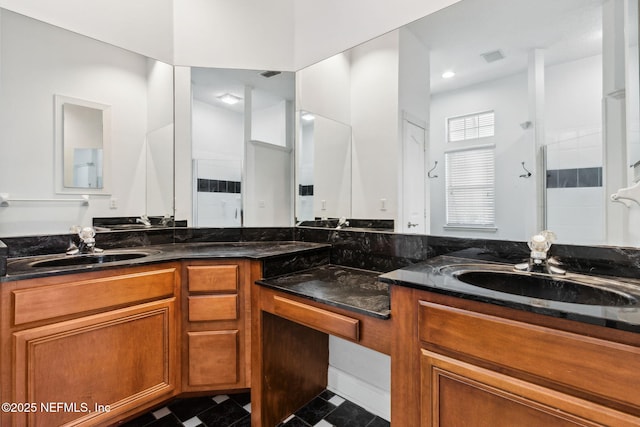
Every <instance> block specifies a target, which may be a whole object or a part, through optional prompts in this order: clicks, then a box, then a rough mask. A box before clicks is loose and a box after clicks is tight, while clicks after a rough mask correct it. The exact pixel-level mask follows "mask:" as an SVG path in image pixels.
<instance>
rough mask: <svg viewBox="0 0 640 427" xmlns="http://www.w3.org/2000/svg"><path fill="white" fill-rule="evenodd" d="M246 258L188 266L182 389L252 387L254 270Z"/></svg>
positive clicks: (185, 272)
mask: <svg viewBox="0 0 640 427" xmlns="http://www.w3.org/2000/svg"><path fill="white" fill-rule="evenodd" d="M252 264H254V269H255V271H256V274H258V273H259V272H260V264H259V263H258V262H255V261H254V262H252V261H247V260H223V261H192V262H185V263H184V265H183V270H182V275H183V280H184V283H185V286H183V289H182V324H183V328H182V329H183V332H182V340H183V342H182V390H183V392H203V391H224V390H235V389H245V388H249V387H250V384H251V381H250V380H251V366H250V354H251V341H250V340H251V330H250V325H251V298H250V285H251V283H252V281H254V280H256V279H257V278H258V277H255V278H252V274H251V266H252Z"/></svg>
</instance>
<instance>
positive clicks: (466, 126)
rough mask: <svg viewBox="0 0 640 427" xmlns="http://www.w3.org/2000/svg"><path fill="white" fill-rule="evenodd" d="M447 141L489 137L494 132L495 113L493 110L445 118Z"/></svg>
mask: <svg viewBox="0 0 640 427" xmlns="http://www.w3.org/2000/svg"><path fill="white" fill-rule="evenodd" d="M446 126H447V142H449V143H457V142H463V141H470V140H477V139H481V138H490V137H493V136H495V134H496V114H495V111H494V110H487V111H481V112H478V113H471V114H464V115H461V116H454V117H448V118H447V123H446Z"/></svg>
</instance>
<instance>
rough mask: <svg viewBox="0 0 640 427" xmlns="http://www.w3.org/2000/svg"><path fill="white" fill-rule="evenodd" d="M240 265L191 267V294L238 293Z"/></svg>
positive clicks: (189, 270)
mask: <svg viewBox="0 0 640 427" xmlns="http://www.w3.org/2000/svg"><path fill="white" fill-rule="evenodd" d="M238 268H239V267H238V265H205V266H203V265H198V266H195V265H190V266H188V267H187V276H188V281H189V282H188V283H189V292H237V290H238Z"/></svg>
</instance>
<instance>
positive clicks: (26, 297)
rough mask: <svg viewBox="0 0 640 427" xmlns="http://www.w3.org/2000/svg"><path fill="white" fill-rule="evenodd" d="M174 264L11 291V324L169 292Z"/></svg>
mask: <svg viewBox="0 0 640 427" xmlns="http://www.w3.org/2000/svg"><path fill="white" fill-rule="evenodd" d="M175 274H176V269H175V268H167V269H161V270H153V271H144V272H137V273H131V274H121V275H117V276H109V277H102V278H95V279H88V280H74V281H73V282H70V283H63V284H59V285H56V286H41V287H36V288H32V289H19V290H15V291H14V292H13V300H14V307H15V309H14V319H13V322H14V324H15V325H22V324H26V323H30V322H35V321H38V320H46V319H53V318H56V317H61V316H67V315H73V314H81V313H84V312H90V311H97V310H104V309H109V308H111V307H117V306H123V305H131V304H135V303H138V302H143V301H150V300H154V299H160V298H166V297H168V296H171V295H173V293H174V286H175Z"/></svg>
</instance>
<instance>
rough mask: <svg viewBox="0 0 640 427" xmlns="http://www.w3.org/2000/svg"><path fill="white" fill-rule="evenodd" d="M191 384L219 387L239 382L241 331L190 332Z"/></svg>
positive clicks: (188, 336) (188, 337)
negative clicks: (239, 335) (239, 333)
mask: <svg viewBox="0 0 640 427" xmlns="http://www.w3.org/2000/svg"><path fill="white" fill-rule="evenodd" d="M187 339H188V345H189V385H192V386H211V387H219V386H222V385H235V384H236V383H237V382H238V331H237V330H231V331H205V332H189V333H187Z"/></svg>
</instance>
